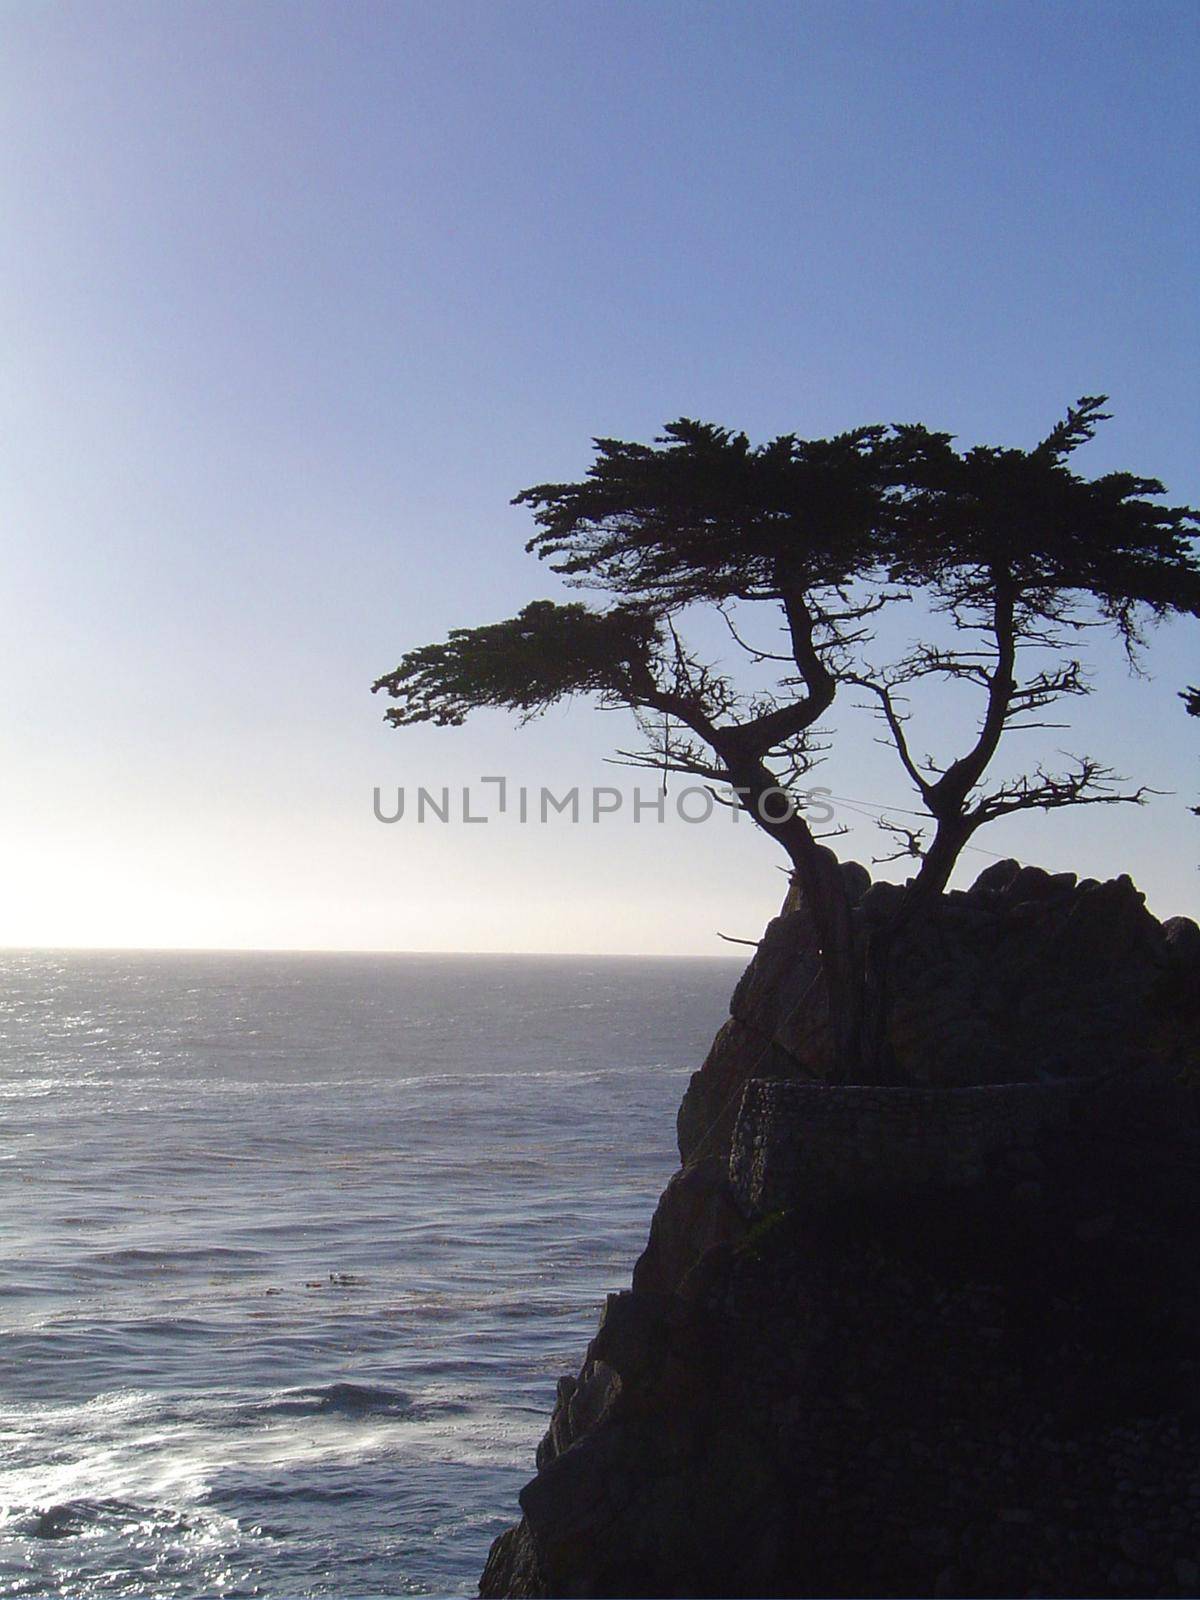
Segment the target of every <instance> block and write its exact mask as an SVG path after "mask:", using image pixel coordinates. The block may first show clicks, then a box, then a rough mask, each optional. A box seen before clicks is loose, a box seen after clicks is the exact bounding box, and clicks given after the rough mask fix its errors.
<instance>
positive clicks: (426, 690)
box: [372, 600, 658, 728]
mask: <svg viewBox="0 0 1200 1600" xmlns="http://www.w3.org/2000/svg"><path fill="white" fill-rule="evenodd" d="M657 637H658V630H657V629H656V627H655V625H654V623H653V621H651V620H649V619H647V618H646V617H644V616H639V615H635V614H634V613H632V612H628V611H621V610H615V611H609V612H597V611H592V610H589V608H588V607H587V606H584V605H579V604H575V605H565V606H564V605H555V604H554V603H553V602H552V601H550V600H535V601H533V602H532V603H531V604H530V605H527V606H526V607H525V609H524V610H523V611H522V612H521V613H520V614H519V615H518V616H516V617H513V618H512V619H511V620H510V621H508V622H493V623H490V624H489V625H487V626H486V627H482V628H455V629H454V630H453V631H452V632H451V634H450V637H449V638H448V639H447V641H446V643H445V644H427V645H422V646H421V647H420V648H419V649H417V650H410V651H409V652H408V654H407V655H406V656H405V657H404V658H403V660H402V661H401V662H400V665H399V666H398V667H397V668H396V669H395V671H394V672H389V673H388V674H387V675H386V676H385V677H382V678H380V679H379V680H378V681H377V682H376V683H374V684H373V685H372V692H375V691H378V690H380V689H384V690H386V691H387V693H388V694H389V695H391V696H392V698H393V699H396V700H399V701H400V702H401V704H400V706H399V707H397V708H395V709H394V710H391V711H388V712H387V713H386V717H387V720H388V721H389V722H390V723H391V724H392V726H393V727H397V728H399V727H404V726H405V725H407V724H410V723H415V722H434V723H437V724H438V726H439V727H458V726H459V725H460V724H461V723H462V722H464V721H465V720H466V717H467V714H468V713H469V712H471V711H474V710H477V709H478V708H479V707H481V706H495V707H499V708H502V709H504V710H508V711H520V712H522V713H524V714H525V716H527V717H529V716H536V715H537V713H538V712H540V711H544V710H545V709H546V707H547V706H551V705H554V704H555V702H556V701H559V700H563V699H565V698H566V697H567V696H569V695H573V694H596V695H599V696H601V697H602V698H606V699H607V698H614V697H616V698H619V699H620V700H621V702H622V703H625V704H627V703H628V702H629V699H630V698H631V696H632V694H633V690H632V688H631V686H630V684H631V674H632V673H633V672H634V671H635V670H639V669H640V670H641V671H643V672H644V671H645V670H646V664H647V662H648V660H649V657H650V653H651V651H652V649H653V648H654V646H655V644H656V642H657Z"/></svg>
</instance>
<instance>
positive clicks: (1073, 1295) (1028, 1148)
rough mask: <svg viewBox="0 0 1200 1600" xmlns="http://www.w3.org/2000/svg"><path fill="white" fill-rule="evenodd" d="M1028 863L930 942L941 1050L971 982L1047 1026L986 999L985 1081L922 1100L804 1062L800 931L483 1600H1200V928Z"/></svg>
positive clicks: (945, 1061) (540, 1462)
mask: <svg viewBox="0 0 1200 1600" xmlns="http://www.w3.org/2000/svg"><path fill="white" fill-rule="evenodd" d="M860 870H861V869H860ZM1029 872H1030V869H1024V871H1023V872H1022V873H1021V874H1020V875H1021V877H1023V878H1024V882H1025V887H1024V888H1021V887H1019V886H1018V880H1017V869H1015V868H1013V867H1010V866H1009V865H1008V864H1005V865H1004V866H1003V869H1002V870H1001V869H990V871H989V874H985V875H984V879H983V880H981V884H980V885H977V886H976V888H975V889H974V890H972V891H971V892H970V893H969V894H968V895H966V896H959V897H957V902H958V903H957V905H956V906H955V907H954V908H953V909H952V910H950V911H949V912H948V914H947V917H946V918H939V919H937V925H936V927H934V928H932V929H927V930H925V932H923V933H922V934H921V935H920V937H919V938H915V939H914V941H913V942H912V944H911V946H910V951H909V956H910V959H911V963H912V964H911V966H910V967H909V968H907V969H906V970H907V971H908V973H909V979H910V981H912V982H913V983H915V984H917V985H918V986H923V987H924V991H925V993H926V996H927V998H928V999H929V1000H930V1002H931V1003H932V1002H933V1000H934V999H935V997H936V996H937V995H938V994H941V995H942V996H943V999H945V996H946V995H947V993H948V994H949V996H950V997H951V999H952V1000H953V1003H950V1001H949V1000H946V1001H945V1003H944V1004H943V1005H942V1006H941V1009H940V1010H938V1012H937V1015H938V1017H939V1019H940V1020H939V1022H938V1025H937V1026H938V1029H943V1028H944V1027H945V1026H946V1025H947V1023H948V1022H950V1023H952V1024H954V1025H957V1023H961V1025H962V1027H963V1028H964V1030H965V1029H966V1027H967V1023H968V1022H969V1021H970V1020H971V1013H970V1010H969V1006H968V1003H967V999H966V996H967V995H968V994H973V995H974V996H975V997H976V999H979V998H980V997H986V996H987V995H989V994H991V995H992V997H993V1002H995V997H996V995H998V994H1001V993H1003V994H1005V995H1007V996H1008V997H1009V1001H1008V1003H1009V1006H1010V1010H1011V1009H1013V1008H1015V1010H1016V1011H1017V1012H1018V1013H1019V1014H1018V1015H1012V1014H1010V1013H1009V1012H1006V1011H1004V1009H1003V1008H1002V1007H998V1002H996V1003H994V1004H993V1003H992V1002H989V1004H992V1009H991V1010H989V1012H988V1017H989V1019H990V1020H989V1025H988V1030H986V1031H987V1032H988V1035H989V1037H990V1038H991V1040H992V1042H993V1043H994V1044H995V1045H996V1049H995V1050H993V1051H985V1052H982V1054H981V1062H982V1065H981V1073H982V1078H983V1081H985V1082H988V1083H990V1084H991V1085H992V1087H989V1088H982V1089H981V1088H972V1087H968V1086H966V1085H968V1084H969V1083H970V1068H969V1064H968V1063H967V1062H966V1061H965V1060H964V1059H962V1058H961V1056H956V1057H955V1058H954V1059H955V1065H954V1067H953V1070H951V1067H950V1062H951V1056H950V1053H949V1052H943V1053H941V1054H939V1055H938V1057H937V1060H938V1062H939V1063H940V1065H939V1066H938V1068H937V1071H936V1073H932V1074H930V1075H928V1076H929V1078H930V1079H931V1082H930V1086H928V1087H924V1088H919V1089H911V1088H910V1089H896V1090H891V1089H886V1088H849V1089H841V1088H836V1087H832V1086H829V1085H825V1084H822V1083H821V1082H820V1081H819V1074H817V1073H816V1072H814V1071H813V1070H812V1067H813V1064H814V1062H815V1061H816V1060H817V1055H808V1056H805V1058H804V1060H805V1063H806V1065H805V1071H804V1072H801V1071H800V1070H799V1069H798V1065H797V1063H798V1062H799V1060H800V1057H799V1056H797V1055H794V1054H792V1051H793V1049H794V1048H799V1045H798V1044H797V1041H798V1040H807V1041H808V1043H807V1044H805V1045H804V1049H806V1050H807V1049H808V1048H809V1047H810V1046H811V1047H812V1048H813V1050H814V1051H817V1052H818V1053H819V1046H820V1041H821V1037H822V1025H821V1014H820V1004H819V1002H816V1001H814V1002H812V1010H811V1013H810V1014H809V1020H808V1022H807V1023H803V1024H802V1025H801V1026H799V1027H797V1028H793V1027H792V1024H791V1022H790V1021H788V1020H787V1013H788V1010H789V1006H793V1005H794V1003H795V995H796V992H797V989H801V990H802V989H803V984H804V976H803V967H804V943H803V929H802V923H803V917H802V914H799V913H796V912H795V911H788V912H787V913H786V914H785V916H784V917H782V918H781V919H779V921H778V922H777V923H776V924H774V925H773V931H772V935H771V937H770V938H769V939H768V941H766V943H764V946H763V949H762V950H761V951H760V953H759V955H758V957H757V958H756V960H755V962H754V963H752V966H751V969H750V971H749V972H748V974H747V976H746V978H745V979H744V980H743V982H742V985H741V986H740V987H739V991H738V998H736V999H735V1004H734V1021H733V1023H732V1024H731V1025H730V1027H729V1028H727V1029H726V1030H725V1034H724V1036H723V1039H718V1041H717V1044H716V1045H715V1046H714V1051H713V1055H712V1056H710V1058H709V1062H708V1063H706V1066H705V1069H704V1071H705V1073H711V1081H710V1082H709V1083H706V1084H704V1085H703V1090H704V1093H705V1094H709V1093H710V1092H712V1091H714V1085H715V1081H716V1079H717V1078H718V1077H720V1078H721V1091H722V1092H725V1093H732V1094H734V1096H735V1099H736V1102H737V1104H736V1107H735V1111H734V1113H731V1114H730V1116H729V1118H728V1132H727V1133H726V1134H725V1136H724V1138H723V1139H721V1140H716V1139H710V1140H709V1141H708V1143H707V1146H704V1147H702V1146H700V1145H699V1144H698V1143H695V1142H693V1143H692V1145H691V1149H692V1151H693V1152H694V1154H695V1156H696V1159H695V1160H694V1161H693V1162H692V1163H691V1164H690V1165H689V1166H687V1167H685V1168H684V1170H683V1171H682V1172H681V1173H679V1174H677V1175H676V1177H675V1178H674V1179H673V1180H672V1182H671V1184H670V1185H668V1188H667V1190H666V1191H665V1193H664V1195H663V1197H662V1199H661V1201H660V1203H659V1207H658V1210H657V1212H656V1214H655V1218H654V1221H653V1224H652V1227H651V1233H650V1240H649V1243H648V1245H647V1248H646V1251H645V1253H644V1254H643V1256H642V1258H641V1260H640V1261H639V1262H638V1264H637V1267H636V1268H635V1272H634V1279H633V1288H632V1290H630V1291H627V1292H625V1293H623V1294H618V1295H613V1296H610V1297H609V1301H608V1304H607V1306H606V1309H605V1312H604V1316H603V1318H602V1321H601V1324H600V1327H599V1330H598V1332H597V1334H596V1337H595V1338H594V1339H593V1341H592V1343H591V1344H590V1346H589V1347H588V1351H587V1355H586V1359H585V1362H584V1365H583V1368H582V1370H581V1372H580V1374H579V1376H578V1378H564V1379H562V1380H561V1381H560V1384H559V1391H558V1400H557V1404H556V1406H555V1410H554V1415H553V1418H552V1420H551V1424H550V1429H549V1431H548V1433H547V1435H546V1438H545V1439H544V1440H543V1442H542V1445H541V1447H540V1448H539V1450H538V1454H537V1467H538V1472H537V1476H536V1477H535V1478H533V1480H532V1481H531V1482H530V1483H529V1484H528V1485H527V1486H526V1488H525V1489H524V1490H523V1491H522V1494H521V1497H520V1498H521V1509H522V1511H523V1513H524V1515H523V1518H522V1520H521V1522H520V1524H519V1525H518V1526H517V1527H515V1528H513V1529H511V1530H510V1531H509V1532H508V1533H506V1534H504V1535H503V1536H502V1537H501V1538H500V1539H498V1540H497V1541H496V1544H495V1545H494V1546H493V1549H492V1553H491V1556H490V1558H489V1561H488V1565H487V1569H486V1571H485V1572H484V1575H483V1580H482V1584H481V1592H482V1593H483V1594H486V1595H629V1594H639V1595H722V1594H723V1595H930V1594H945V1595H980V1596H987V1595H1036V1594H1056V1595H1132V1594H1139V1595H1140V1594H1150V1595H1155V1594H1157V1595H1194V1594H1196V1593H1197V1592H1198V1590H1200V1347H1198V1340H1197V1334H1198V1333H1200V1228H1198V1226H1197V1217H1198V1215H1200V1120H1198V1117H1197V1104H1196V1089H1195V1087H1194V1082H1193V1081H1189V1069H1188V1062H1189V1059H1190V1060H1191V1061H1192V1062H1194V1060H1195V1045H1196V1036H1197V1032H1198V1031H1200V1025H1198V1018H1197V1007H1198V1001H1197V995H1198V994H1200V932H1198V930H1197V929H1196V928H1195V925H1194V924H1191V923H1187V922H1183V921H1179V922H1176V923H1173V924H1168V925H1166V927H1160V925H1159V924H1158V923H1156V922H1155V921H1154V919H1153V918H1151V917H1150V916H1149V915H1148V913H1146V912H1145V910H1144V907H1143V906H1142V903H1141V898H1140V896H1138V895H1137V893H1136V891H1135V890H1134V889H1133V887H1132V885H1130V884H1129V883H1128V880H1124V879H1119V880H1117V882H1116V883H1115V884H1109V885H1095V886H1089V885H1080V886H1078V887H1076V886H1074V885H1073V884H1068V883H1067V882H1066V880H1057V881H1055V880H1051V879H1049V878H1048V876H1047V875H1045V874H1042V875H1040V877H1039V876H1033V877H1031V876H1029V875H1028V874H1029ZM864 876H865V875H864ZM1043 880H1044V881H1043ZM1033 891H1036V893H1033ZM870 893H872V894H874V893H876V890H871V891H870ZM866 898H869V896H866V897H864V900H863V901H860V905H861V904H863V903H865V899H866ZM877 898H878V896H877ZM967 902H971V903H970V904H969V905H968V904H966V903H967ZM964 906H965V909H964ZM1027 907H1031V908H1032V909H1025V908H1027ZM997 908H999V909H997ZM868 909H869V908H868ZM797 917H799V919H800V920H799V921H797V920H796V919H797ZM1022 926H1024V927H1025V929H1026V935H1027V937H1028V938H1034V939H1036V940H1037V941H1038V948H1039V950H1040V951H1041V954H1040V956H1039V959H1038V961H1037V962H1036V963H1034V964H1032V965H1031V964H1030V963H1029V962H1028V961H1025V962H1024V963H1023V961H1022V957H1021V948H1022V945H1021V940H1020V938H1019V937H1018V932H1017V930H1018V929H1019V928H1020V927H1022ZM954 929H957V930H958V932H959V934H960V935H961V942H962V947H963V949H964V951H965V952H966V954H965V956H964V961H963V967H964V968H965V969H966V971H967V973H968V974H969V975H964V972H963V971H960V970H959V969H958V968H957V967H954V968H953V970H952V971H951V970H948V968H947V963H948V962H950V957H949V954H948V952H949V951H950V950H951V949H952V948H953V937H952V935H953V930H954ZM984 929H987V930H989V931H987V932H984V931H983V930H984ZM1026 948H1027V950H1028V948H1030V947H1028V946H1027V947H1026ZM989 950H990V951H991V957H990V961H989V957H988V951H989ZM788 952H791V954H790V955H789V954H788ZM938 952H941V955H939V954H938ZM902 954H903V952H902ZM1091 962H1095V963H1097V964H1098V965H1099V967H1100V968H1101V969H1102V973H1103V978H1104V981H1103V982H1101V981H1099V980H1098V979H1096V978H1094V976H1093V974H1092V972H1091V968H1090V965H1089V963H1091ZM950 966H951V967H953V963H952V962H950ZM1048 967H1052V968H1053V969H1054V970H1055V971H1057V973H1058V974H1059V978H1060V981H1061V982H1062V983H1063V984H1064V985H1066V987H1065V988H1064V989H1063V990H1062V991H1061V992H1059V993H1057V994H1055V993H1054V992H1053V991H1052V986H1051V985H1050V984H1049V983H1048V981H1047V980H1046V979H1045V976H1044V974H1045V972H1046V969H1047V968H1048ZM1022 970H1023V971H1024V974H1025V976H1024V978H1021V977H1020V974H1021V972H1022ZM931 972H932V973H933V974H934V975H935V977H929V974H930V973H931ZM939 973H940V978H938V977H936V975H937V974H939ZM1014 985H1015V986H1016V987H1015V990H1014V987H1013V986H1014ZM1070 994H1074V996H1075V1000H1074V1004H1073V1005H1069V1004H1068V1003H1067V1002H1068V996H1069V995H1070ZM1094 1008H1099V1009H1100V1010H1101V1011H1102V1015H1103V1020H1104V1024H1105V1025H1104V1027H1103V1028H1098V1027H1097V1025H1096V1018H1095V1015H1094ZM801 1010H803V1007H802V1008H801ZM1037 1018H1041V1019H1042V1023H1043V1026H1044V1027H1045V1028H1047V1029H1053V1030H1055V1037H1054V1038H1053V1039H1051V1038H1048V1037H1047V1038H1042V1039H1040V1040H1039V1039H1037V1038H1036V1037H1035V1030H1034V1019H1037ZM955 1019H957V1023H956V1021H955ZM923 1030H924V1023H923V1022H922V1021H921V1019H920V1017H919V1016H918V1014H917V1013H916V1012H913V1014H912V1021H911V1026H910V1027H909V1029H908V1032H907V1033H904V1034H903V1037H905V1038H910V1039H916V1038H919V1037H926V1034H925V1033H924V1031H923ZM927 1037H928V1040H929V1046H928V1047H929V1048H933V1047H934V1044H935V1043H936V1041H937V1040H938V1039H940V1038H941V1037H942V1035H941V1033H940V1032H938V1031H937V1030H934V1031H933V1032H930V1033H929V1034H928V1035H927ZM982 1037H983V1035H982V1033H980V1032H979V1031H978V1030H977V1031H976V1032H975V1033H973V1034H970V1038H972V1039H976V1040H978V1039H980V1038H982ZM966 1038H967V1033H966V1032H964V1034H963V1039H966ZM781 1040H782V1041H783V1042H782V1043H781ZM747 1041H751V1044H750V1045H748V1043H747ZM764 1042H765V1045H766V1049H764ZM972 1048H973V1046H971V1045H970V1044H969V1043H963V1042H961V1041H960V1045H959V1047H958V1049H959V1051H960V1052H961V1051H966V1052H967V1054H968V1055H969V1053H970V1050H971V1049H972ZM1022 1049H1025V1050H1027V1051H1029V1052H1031V1059H1032V1061H1033V1068H1032V1070H1028V1071H1026V1073H1025V1074H1024V1076H1025V1078H1026V1079H1027V1080H1032V1081H1026V1082H1018V1081H1016V1079H1017V1077H1018V1076H1019V1074H1018V1073H1017V1071H1016V1066H1017V1063H1018V1058H1019V1054H1020V1051H1021V1050H1022ZM1093 1051H1094V1052H1095V1054H1091V1055H1090V1054H1088V1052H1093ZM775 1052H778V1053H775ZM785 1056H786V1060H785V1059H783V1058H784V1057H785ZM714 1059H715V1060H716V1062H717V1071H715V1072H713V1071H712V1069H713V1063H714ZM1052 1063H1053V1065H1052ZM764 1066H766V1067H770V1068H772V1069H773V1070H771V1071H766V1072H764V1071H763V1070H762V1069H763V1068H764ZM1064 1069H1065V1071H1064ZM722 1074H723V1076H722ZM700 1077H701V1078H702V1077H703V1074H701V1075H700ZM780 1078H789V1079H791V1080H792V1081H790V1082H780V1081H779V1080H780ZM1064 1078H1065V1079H1066V1081H1065V1082H1064V1081H1060V1080H1062V1079H1064ZM695 1083H696V1080H693V1089H692V1091H690V1093H691V1096H692V1104H693V1109H694V1108H695V1106H696V1105H697V1104H698V1097H697V1095H696V1093H695ZM944 1083H949V1084H952V1085H955V1087H953V1088H947V1089H942V1088H938V1087H935V1086H933V1085H934V1084H944ZM683 1120H684V1121H686V1118H685V1119H683ZM714 1146H716V1148H713V1147H714ZM731 1149H732V1181H731V1164H730V1159H729V1152H730V1150H731Z"/></svg>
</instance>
